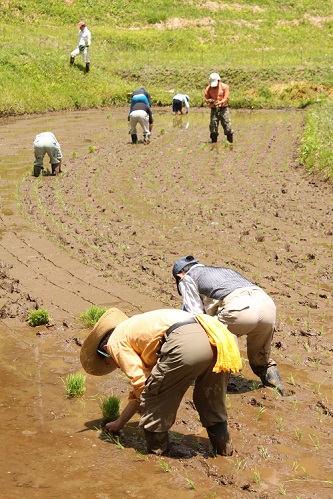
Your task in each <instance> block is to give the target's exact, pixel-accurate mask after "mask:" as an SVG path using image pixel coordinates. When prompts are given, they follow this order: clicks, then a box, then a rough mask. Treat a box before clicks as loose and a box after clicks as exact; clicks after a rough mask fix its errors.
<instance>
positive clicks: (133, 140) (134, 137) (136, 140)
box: [131, 133, 138, 144]
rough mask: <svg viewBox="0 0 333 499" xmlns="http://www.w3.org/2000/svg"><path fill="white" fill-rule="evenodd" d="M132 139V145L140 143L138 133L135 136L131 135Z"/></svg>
mask: <svg viewBox="0 0 333 499" xmlns="http://www.w3.org/2000/svg"><path fill="white" fill-rule="evenodd" d="M131 137H132V143H133V144H137V143H138V136H137V134H136V133H133V134H132V135H131Z"/></svg>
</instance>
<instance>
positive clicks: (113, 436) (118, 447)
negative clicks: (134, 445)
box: [103, 432, 125, 450]
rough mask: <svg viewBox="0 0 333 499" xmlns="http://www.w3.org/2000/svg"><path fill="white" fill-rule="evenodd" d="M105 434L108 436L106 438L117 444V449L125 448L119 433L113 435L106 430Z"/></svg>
mask: <svg viewBox="0 0 333 499" xmlns="http://www.w3.org/2000/svg"><path fill="white" fill-rule="evenodd" d="M103 436H104V437H105V438H106V440H108V441H109V442H111V443H112V444H115V446H116V447H117V449H120V450H124V449H125V447H124V446H123V444H122V443H121V442H120V440H119V437H118V435H113V434H112V433H108V432H104V433H103Z"/></svg>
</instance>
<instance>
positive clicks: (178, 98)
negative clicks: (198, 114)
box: [173, 94, 190, 110]
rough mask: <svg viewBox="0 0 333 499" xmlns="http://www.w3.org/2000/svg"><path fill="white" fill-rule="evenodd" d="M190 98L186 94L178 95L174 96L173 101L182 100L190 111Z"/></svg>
mask: <svg viewBox="0 0 333 499" xmlns="http://www.w3.org/2000/svg"><path fill="white" fill-rule="evenodd" d="M188 98H189V97H188V95H186V94H176V95H175V96H174V98H173V100H174V99H176V100H180V101H181V102H183V103H184V104H185V106H186V109H187V110H188V109H190V105H189V103H188Z"/></svg>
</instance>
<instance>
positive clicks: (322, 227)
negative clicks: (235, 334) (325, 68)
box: [0, 109, 333, 499]
mask: <svg viewBox="0 0 333 499" xmlns="http://www.w3.org/2000/svg"><path fill="white" fill-rule="evenodd" d="M126 116H127V109H103V110H94V111H84V112H73V113H55V114H49V115H39V116H26V117H21V118H9V119H6V120H2V121H0V128H1V134H0V143H1V151H2V155H1V158H0V174H1V203H0V207H1V211H0V223H1V226H0V277H1V279H0V283H1V284H0V334H1V362H0V370H1V373H0V374H1V379H2V397H1V405H0V409H1V426H2V431H1V436H0V439H1V442H0V443H1V454H0V455H1V458H0V459H1V470H2V471H1V475H0V476H1V478H0V485H1V490H2V492H3V494H4V497H6V498H18V497H28V498H30V497H31V498H35V497H36V498H38V497H48V498H58V497H59V498H60V497H63V496H64V495H66V494H67V495H69V496H70V497H72V498H81V497H87V498H98V499H107V498H126V497H135V498H145V499H150V498H153V497H156V496H158V497H160V498H167V497H170V495H171V494H172V495H174V496H175V497H179V498H187V497H195V498H217V497H218V498H220V497H233V498H243V497H256V498H262V499H264V498H275V497H276V498H277V497H281V496H282V495H286V496H287V497H293V498H294V497H300V498H317V497H318V498H319V497H320V498H329V497H332V494H333V485H332V480H333V465H332V454H333V453H332V418H333V403H332V395H333V394H332V377H333V368H332V352H333V338H332V322H333V321H332V319H333V312H332V310H333V307H332V298H333V293H332V274H333V269H332V244H333V238H332V235H333V224H332V215H333V196H332V186H330V185H329V184H328V183H325V182H322V181H321V180H320V179H319V178H316V177H314V176H309V175H308V174H307V173H305V172H304V171H303V169H302V168H301V167H300V166H299V165H298V164H297V161H296V157H297V152H298V148H299V143H300V142H299V141H300V135H301V132H302V126H303V122H304V113H303V111H296V110H280V111H253V112H252V111H235V110H231V118H232V122H233V127H234V129H235V145H234V150H233V151H230V150H229V148H228V147H227V145H226V144H225V142H224V139H223V137H222V135H220V136H219V139H218V144H217V147H215V148H213V147H212V145H211V144H210V143H209V142H208V135H209V132H208V122H209V111H208V110H207V109H200V110H191V111H190V114H189V115H188V116H183V117H177V118H175V117H173V116H172V114H171V111H170V109H165V110H164V109H163V110H158V111H156V112H155V124H154V130H153V135H152V140H151V143H150V144H149V145H148V146H146V145H144V144H142V143H139V144H138V145H132V144H131V143H130V140H129V139H130V136H129V135H127V120H126ZM46 130H51V131H53V132H54V133H55V135H56V137H57V139H58V140H59V142H60V144H61V146H62V150H63V153H64V164H63V174H62V175H61V176H57V177H51V176H50V177H47V176H45V177H40V178H38V179H37V178H34V177H32V176H31V171H32V161H33V146H32V144H33V140H34V137H35V135H36V134H37V133H40V132H41V131H46ZM141 138H142V137H141V130H140V131H139V139H141ZM45 166H46V165H45ZM185 254H194V255H195V256H196V257H197V258H198V259H199V260H200V262H202V263H205V264H208V265H221V266H222V265H223V266H230V267H233V268H235V269H236V270H239V271H240V272H241V273H242V274H244V275H245V276H246V277H247V278H249V279H250V280H252V281H254V282H256V283H257V284H259V285H260V286H262V287H263V288H264V289H265V290H266V291H267V292H268V293H269V294H270V295H271V296H272V298H273V299H274V301H275V303H276V305H277V311H278V322H277V328H276V333H275V336H274V342H273V357H274V358H275V360H276V361H277V363H278V366H279V370H280V373H281V375H282V377H283V379H284V381H285V385H286V388H287V390H288V393H289V395H288V396H287V397H284V398H281V397H279V396H276V394H275V393H274V392H273V391H272V390H269V389H264V388H262V387H261V386H260V384H259V380H258V378H256V376H254V375H253V373H252V372H251V370H250V369H249V367H248V365H247V362H246V345H245V341H244V339H242V340H241V341H240V348H241V353H242V357H243V359H244V368H243V370H242V372H241V373H240V375H238V376H233V377H232V378H231V380H230V383H229V388H228V391H229V394H228V404H229V425H230V430H231V435H232V438H233V443H234V447H235V452H234V454H233V456H231V457H229V458H223V457H217V458H214V457H213V456H212V454H211V452H210V447H209V441H208V438H207V435H206V432H205V430H203V429H202V428H201V425H200V422H199V421H198V419H197V413H196V411H195V409H194V407H193V404H192V401H191V390H189V392H188V393H187V395H186V397H185V398H184V400H183V402H182V405H181V407H180V410H179V412H178V416H177V420H176V423H175V425H174V426H173V428H172V433H171V440H172V453H171V455H170V456H165V457H162V458H161V457H160V458H158V457H156V456H151V455H147V454H146V452H145V445H144V440H143V436H142V434H141V432H140V431H139V429H138V427H137V424H138V416H137V417H136V418H134V419H133V421H132V422H131V423H130V424H129V425H128V426H127V428H126V429H125V430H124V431H123V433H122V434H121V435H120V444H121V445H119V444H118V445H117V444H116V443H114V442H110V441H108V440H107V439H106V440H105V438H103V436H102V435H101V433H100V431H99V430H98V428H99V426H100V423H101V410H100V407H99V399H100V397H103V396H107V395H111V394H114V395H117V396H119V397H121V399H122V401H123V404H125V403H126V397H127V392H128V389H129V387H128V382H127V379H126V378H124V376H122V374H121V373H120V372H115V373H113V374H112V375H110V376H108V377H105V378H95V377H92V376H88V377H87V391H86V394H85V395H84V397H82V398H79V399H67V398H66V394H65V388H64V379H65V378H66V376H67V375H68V374H69V373H72V372H78V371H80V370H81V367H80V363H79V351H80V345H81V343H82V340H83V339H84V337H85V336H86V334H87V330H84V329H82V326H80V323H79V319H78V317H79V315H80V313H82V312H83V311H85V310H86V309H87V308H89V307H90V306H91V305H93V304H94V305H99V306H106V307H109V306H116V307H119V308H121V309H122V310H123V311H125V312H126V313H127V314H129V315H133V314H135V313H139V312H141V311H147V310H151V309H156V308H159V307H176V308H179V307H180V306H181V301H180V297H179V296H178V294H177V291H176V289H175V285H174V282H173V278H172V276H171V268H172V264H173V261H174V260H175V259H176V258H177V257H179V256H182V255H185ZM38 307H39V308H40V307H43V308H46V309H47V310H48V311H49V313H50V315H51V323H50V325H49V326H48V327H46V326H40V327H37V328H31V327H29V326H28V325H27V323H26V322H25V321H26V318H27V311H28V310H29V309H33V308H38ZM81 371H82V370H81Z"/></svg>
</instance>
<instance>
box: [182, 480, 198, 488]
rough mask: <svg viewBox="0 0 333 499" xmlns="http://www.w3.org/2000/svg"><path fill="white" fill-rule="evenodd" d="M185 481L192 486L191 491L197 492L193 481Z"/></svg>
mask: <svg viewBox="0 0 333 499" xmlns="http://www.w3.org/2000/svg"><path fill="white" fill-rule="evenodd" d="M185 480H186V482H187V484H188V485H189V486H190V489H192V490H197V488H196V486H195V484H194V482H193V481H192V480H190V479H189V478H185Z"/></svg>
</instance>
